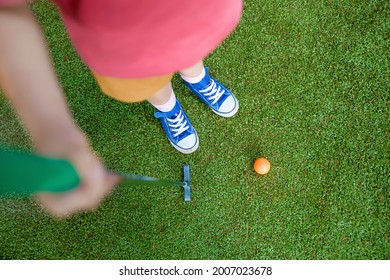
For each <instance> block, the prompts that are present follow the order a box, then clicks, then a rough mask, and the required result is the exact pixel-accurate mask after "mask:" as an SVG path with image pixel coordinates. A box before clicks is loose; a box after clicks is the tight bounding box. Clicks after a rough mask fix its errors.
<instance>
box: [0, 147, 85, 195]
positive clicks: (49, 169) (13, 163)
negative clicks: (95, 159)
mask: <svg viewBox="0 0 390 280" xmlns="http://www.w3.org/2000/svg"><path fill="white" fill-rule="evenodd" d="M79 184H80V177H79V175H78V174H77V171H76V170H75V168H74V167H73V165H72V164H71V163H70V162H68V161H66V160H64V159H57V158H49V157H44V156H40V155H36V154H32V153H29V152H26V151H17V150H12V149H8V148H4V147H0V196H3V197H4V196H6V197H10V196H29V195H31V194H33V193H36V192H52V193H59V192H65V191H69V190H71V189H73V188H75V187H77V186H78V185H79Z"/></svg>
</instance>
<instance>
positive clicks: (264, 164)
mask: <svg viewBox="0 0 390 280" xmlns="http://www.w3.org/2000/svg"><path fill="white" fill-rule="evenodd" d="M253 168H254V169H255V171H256V172H257V173H259V174H261V175H264V174H267V173H268V171H269V170H270V169H271V164H270V163H269V161H268V159H266V158H258V159H256V161H255V163H254V164H253Z"/></svg>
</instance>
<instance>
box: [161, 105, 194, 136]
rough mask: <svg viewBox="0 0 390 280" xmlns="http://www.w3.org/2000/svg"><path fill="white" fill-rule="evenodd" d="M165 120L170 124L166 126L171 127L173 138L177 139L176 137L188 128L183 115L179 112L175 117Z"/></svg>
mask: <svg viewBox="0 0 390 280" xmlns="http://www.w3.org/2000/svg"><path fill="white" fill-rule="evenodd" d="M167 120H168V121H169V122H170V123H169V124H168V125H169V127H171V128H172V129H171V130H172V131H173V132H175V134H174V135H173V137H177V136H178V135H180V134H181V133H183V132H184V131H186V130H187V129H188V128H190V126H189V125H187V121H184V115H183V114H182V112H181V111H180V112H179V114H178V115H177V117H175V118H173V119H170V118H167Z"/></svg>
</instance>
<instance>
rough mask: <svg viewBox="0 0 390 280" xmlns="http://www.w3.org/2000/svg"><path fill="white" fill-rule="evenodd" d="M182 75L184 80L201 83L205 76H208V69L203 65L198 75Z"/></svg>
mask: <svg viewBox="0 0 390 280" xmlns="http://www.w3.org/2000/svg"><path fill="white" fill-rule="evenodd" d="M180 76H181V78H182V79H183V80H184V81H186V82H188V83H190V84H196V83H199V82H200V81H201V80H202V79H203V78H204V76H206V70H204V67H203V69H202V72H201V73H200V74H199V75H198V76H196V77H191V78H189V77H186V76H183V75H182V74H180Z"/></svg>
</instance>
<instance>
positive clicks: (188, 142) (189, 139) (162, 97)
mask: <svg viewBox="0 0 390 280" xmlns="http://www.w3.org/2000/svg"><path fill="white" fill-rule="evenodd" d="M147 100H148V101H149V102H150V103H151V104H152V105H153V106H154V107H155V108H156V109H157V110H158V111H157V112H156V113H155V117H157V118H159V119H160V121H161V124H162V126H163V128H164V130H165V133H166V135H167V137H168V139H169V141H170V142H171V144H172V146H174V147H175V148H176V149H177V150H178V151H180V152H182V153H184V154H189V153H192V152H194V151H195V150H196V149H197V148H198V146H199V138H198V135H197V133H196V131H195V129H194V128H193V126H192V124H191V122H190V120H189V119H188V117H187V115H186V113H185V112H184V110H183V108H182V107H181V105H180V103H179V101H178V100H177V99H176V96H175V93H174V92H173V90H172V84H171V83H169V84H167V85H166V86H164V87H163V88H162V89H160V90H159V91H157V92H156V93H155V94H153V95H152V96H150V97H149V98H148V99H147Z"/></svg>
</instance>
